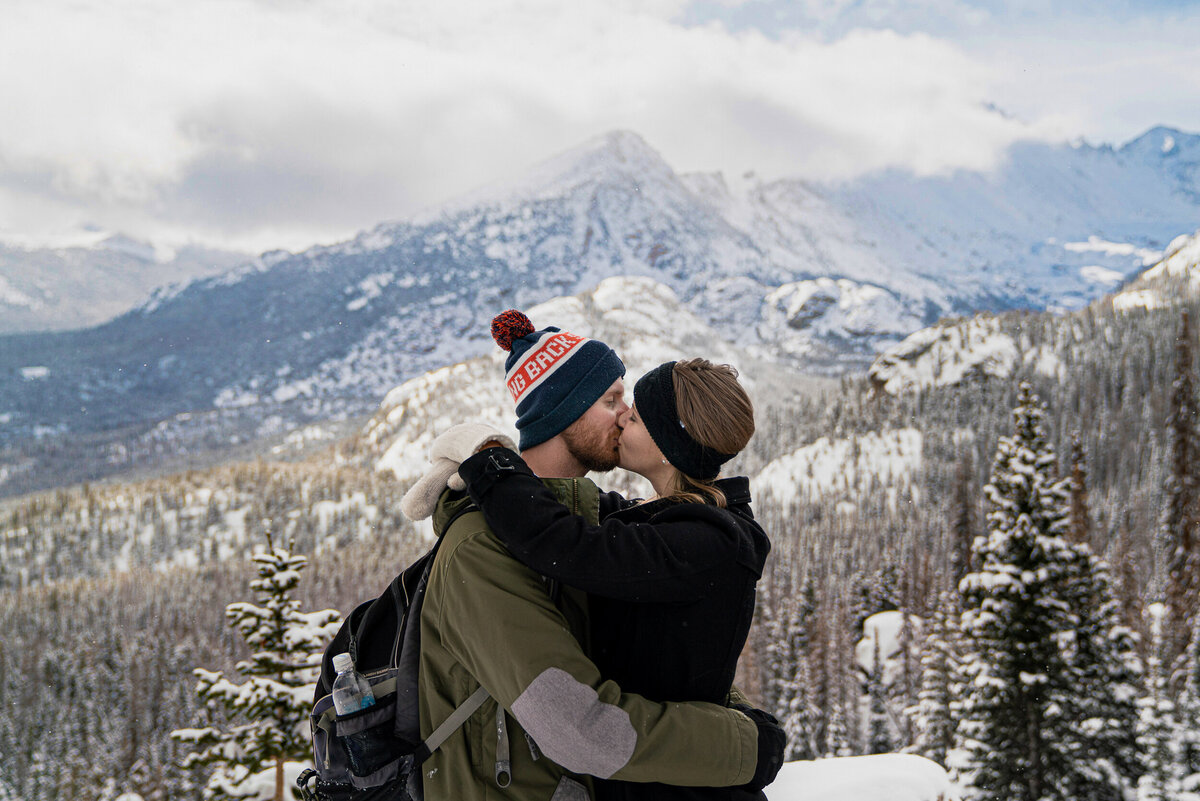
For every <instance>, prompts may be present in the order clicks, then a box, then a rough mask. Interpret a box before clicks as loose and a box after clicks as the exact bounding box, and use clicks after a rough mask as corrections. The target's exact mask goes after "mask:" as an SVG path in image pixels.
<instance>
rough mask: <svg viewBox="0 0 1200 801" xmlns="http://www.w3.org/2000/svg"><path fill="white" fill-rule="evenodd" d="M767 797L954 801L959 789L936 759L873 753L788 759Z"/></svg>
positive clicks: (798, 800) (805, 800)
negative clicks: (801, 759)
mask: <svg viewBox="0 0 1200 801" xmlns="http://www.w3.org/2000/svg"><path fill="white" fill-rule="evenodd" d="M766 793H767V798H769V799H770V801H954V800H955V799H957V798H959V794H958V790H957V788H956V787H955V786H954V783H953V782H952V781H951V780H950V777H949V776H948V775H947V774H946V771H945V770H944V769H942V767H941V766H940V765H938V764H937V763H936V762H934V761H932V760H929V759H926V758H925V757H920V756H916V755H914V754H876V755H874V756H857V757H837V758H831V759H815V760H811V761H806V762H788V763H786V764H785V765H784V766H783V769H782V770H781V771H780V772H779V776H778V778H776V779H775V783H774V784H772V785H771V786H770V787H768V788H767V789H766Z"/></svg>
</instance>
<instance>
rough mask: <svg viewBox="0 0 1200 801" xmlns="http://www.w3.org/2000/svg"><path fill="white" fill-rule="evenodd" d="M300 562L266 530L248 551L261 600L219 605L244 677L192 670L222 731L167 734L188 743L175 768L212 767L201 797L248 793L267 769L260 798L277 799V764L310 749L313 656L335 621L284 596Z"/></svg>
mask: <svg viewBox="0 0 1200 801" xmlns="http://www.w3.org/2000/svg"><path fill="white" fill-rule="evenodd" d="M307 561H308V560H307V559H306V558H305V557H303V556H297V555H294V554H292V553H291V552H290V551H289V550H287V549H284V548H276V547H274V545H273V544H272V543H271V539H270V535H269V534H268V537H267V550H266V552H264V553H260V554H256V555H255V556H254V562H255V564H256V565H257V571H258V578H257V579H255V580H253V581H251V582H250V588H251V589H252V590H254V592H255V593H257V595H258V599H259V600H260V602H261V603H262V606H258V605H255V604H252V603H245V602H239V603H233V604H230V605H229V606H228V607H227V608H226V618H227V619H228V622H229V625H230V627H232V628H234V629H236V630H237V631H238V633H239V634H241V636H242V638H243V639H244V640H245V641H246V644H247V645H248V646H249V647H250V649H251V651H252V654H251V656H250V658H249V659H248V660H245V661H242V662H239V663H238V665H237V669H238V672H239V673H241V674H242V675H244V676H246V677H247V680H246V681H245V682H243V683H242V684H234V683H233V682H231V681H230V680H229V679H227V678H225V676H224V675H222V673H221V672H220V671H209V670H204V669H202V668H201V669H197V670H196V671H195V675H196V676H197V677H198V679H199V681H198V683H197V685H196V692H197V693H198V694H199V696H200V698H201V699H202V700H203V701H204V703H205V704H206V705H207V707H208V708H209V710H210V711H211V712H213V713H214V714H217V715H218V716H219V715H222V714H223V715H224V716H225V717H226V718H228V719H229V721H230V725H229V727H228V728H227V729H226V730H224V731H222V730H221V729H218V728H215V727H212V726H209V727H206V728H201V729H179V730H176V731H175V732H174V733H173V734H172V737H174V738H175V739H177V740H179V741H181V742H184V743H189V744H191V746H192V747H193V749H194V752H193V753H191V754H189V755H188V756H187V757H186V758H185V759H184V763H183V767H185V768H192V767H200V766H205V767H209V766H211V767H213V768H215V770H214V772H213V773H212V775H211V777H210V779H209V781H208V784H207V785H206V786H205V788H204V792H203V798H204V799H205V801H226V800H227V799H230V800H231V799H247V798H250V797H253V796H252V794H253V792H254V791H253V789H252V784H253V780H254V779H255V777H256V775H257V774H260V773H262V772H264V771H272V770H273V771H274V793H273V795H271V796H267V797H268V798H274V799H275V801H283V798H284V792H285V787H284V765H285V763H286V762H290V761H294V762H302V761H305V760H307V759H308V755H309V754H310V753H311V744H310V742H309V737H308V725H307V716H308V711H309V708H310V706H311V703H312V694H313V688H314V686H315V683H316V679H317V674H318V671H319V668H320V665H319V654H320V653H321V650H322V648H323V646H324V644H325V643H327V642H328V641H329V640H330V639H332V637H333V635H334V634H335V633H336V632H337V627H338V625H339V624H340V622H341V619H340V615H338V613H337V612H336V611H333V610H330V609H327V610H324V611H322V612H310V613H303V612H301V611H300V602H299V601H298V600H295V599H294V598H292V593H293V592H294V591H295V590H296V587H297V586H298V585H299V583H300V572H301V571H302V570H303V569H304V568H305V566H306V565H307Z"/></svg>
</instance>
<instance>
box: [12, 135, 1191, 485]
mask: <svg viewBox="0 0 1200 801" xmlns="http://www.w3.org/2000/svg"><path fill="white" fill-rule="evenodd" d="M1168 137H1170V138H1172V142H1170V143H1168V141H1167V138H1168ZM1198 140H1200V137H1196V136H1194V135H1191V134H1184V133H1182V132H1178V131H1173V130H1172V129H1166V128H1155V129H1152V130H1151V131H1149V132H1147V134H1145V135H1143V136H1142V137H1140V138H1139V139H1138V140H1134V141H1133V142H1131V143H1127V145H1126V146H1124V147H1123V148H1119V149H1114V148H1111V147H1099V148H1096V147H1092V146H1086V145H1080V146H1077V147H1071V146H1067V145H1061V146H1048V145H1038V144H1027V145H1022V146H1019V147H1017V148H1014V150H1013V152H1012V153H1011V155H1010V162H1011V164H1010V165H1009V166H1007V167H1005V168H1003V169H1002V170H1001V171H999V172H997V173H996V174H994V175H990V176H983V175H978V174H974V175H964V174H956V175H952V176H941V177H931V178H925V179H913V178H911V176H909V177H904V176H897V175H896V174H894V173H880V174H876V175H873V176H869V177H867V178H864V179H862V180H860V181H858V182H856V183H844V184H838V185H834V184H823V185H818V184H814V183H811V182H805V181H799V180H794V179H785V180H777V181H761V180H758V179H757V178H754V177H753V176H741V177H738V178H728V179H727V178H726V177H725V176H722V175H719V174H716V175H714V174H711V173H709V174H700V173H694V174H687V175H679V174H677V173H676V172H675V171H674V170H673V169H671V167H670V165H669V164H667V163H666V162H665V161H664V160H663V159H662V158H661V156H659V155H658V154H657V152H655V151H654V150H653V148H651V147H650V146H649V145H648V144H647V143H645V142H644V140H642V139H641V138H640V137H639V136H637V135H636V134H634V133H631V132H614V133H611V134H607V135H604V136H601V137H597V138H595V139H593V140H590V141H589V142H588V143H585V144H584V145H583V146H581V148H579V149H577V150H575V151H570V152H568V153H566V154H561V155H560V156H558V157H555V158H554V159H550V160H548V161H547V162H545V163H543V165H541V166H540V167H538V168H536V169H534V170H532V171H529V172H527V173H525V174H524V175H523V176H522V177H521V178H519V179H518V180H517V181H515V182H509V183H507V184H502V185H497V186H493V187H491V188H486V189H485V190H480V192H479V193H476V194H474V195H472V196H468V197H467V198H466V199H464V200H462V201H461V202H458V203H450V204H446V205H445V206H442V207H439V208H438V209H435V210H432V211H429V212H426V213H423V215H416V216H414V217H412V218H410V219H408V220H402V221H398V222H392V223H383V224H380V225H378V226H375V227H374V228H372V229H370V230H367V231H364V232H362V233H361V234H359V235H358V236H356V237H354V238H353V239H351V240H347V241H346V242H342V243H338V244H335V245H327V246H320V247H314V248H311V249H309V250H307V251H304V252H302V253H285V252H274V253H268V254H263V256H261V257H259V258H258V259H255V260H252V261H248V262H246V263H244V264H242V265H241V266H239V267H237V268H235V269H233V270H229V271H226V272H224V273H222V274H220V275H217V276H214V277H208V278H201V279H197V280H194V281H192V282H191V283H189V284H186V285H183V286H177V287H173V288H170V289H165V290H160V291H159V292H157V293H155V294H154V295H153V296H152V297H151V298H150V299H149V300H148V301H146V302H145V303H143V304H142V305H141V306H139V307H138V308H137V309H134V310H133V311H131V312H128V313H126V314H124V315H122V316H121V317H118V318H116V319H114V320H112V321H110V322H108V323H105V324H104V325H101V326H98V327H94V328H91V329H86V330H83V331H75V332H66V333H58V334H44V335H35V334H23V335H8V336H0V399H2V400H0V420H4V421H5V424H4V425H3V426H0V449H2V448H6V447H7V448H10V449H13V450H11V451H10V453H11V455H9V456H5V458H9V459H11V460H13V461H14V462H22V461H23V460H25V459H27V458H29V451H30V449H34V450H37V449H42V450H45V449H47V448H51V444H50V443H53V442H55V441H57V440H56V438H64V437H65V438H70V437H78V436H80V435H89V436H90V435H96V436H100V437H102V438H103V437H105V436H109V435H107V434H105V433H104V432H111V431H115V430H118V429H122V430H129V431H132V432H134V433H135V435H136V436H142V435H141V434H137V433H136V432H137V431H139V430H140V431H148V430H149V429H150V428H151V427H153V426H155V425H156V424H158V423H159V422H160V421H168V420H172V419H174V418H176V417H177V416H179V415H181V414H189V415H193V416H194V415H209V419H210V421H212V425H213V426H215V428H214V429H213V431H212V432H211V433H209V434H205V436H204V439H205V441H206V442H207V441H210V440H212V441H214V442H219V441H220V440H221V438H222V437H225V438H228V437H233V436H236V437H237V438H238V440H239V441H242V442H244V441H245V437H251V438H253V437H255V436H257V434H256V432H257V431H259V430H260V429H261V427H262V426H263V425H264V423H265V421H267V420H274V419H276V418H278V419H281V420H283V421H285V422H286V423H287V424H289V425H306V424H309V423H312V422H315V421H320V420H329V419H333V420H345V419H347V418H348V417H353V416H356V415H368V414H370V413H371V412H372V411H373V409H374V406H375V404H376V403H377V399H378V398H380V397H382V396H383V395H384V394H385V393H386V392H388V391H389V390H390V389H391V388H393V387H394V386H396V385H398V384H400V383H402V382H403V381H404V380H405V379H406V378H409V377H413V376H417V375H421V374H423V373H425V372H427V371H429V370H433V369H436V368H439V367H442V366H444V365H447V364H453V363H456V362H459V361H462V360H464V359H467V358H470V357H472V356H475V355H479V354H483V353H485V352H487V351H488V349H489V348H490V340H489V339H488V337H487V332H486V322H487V321H488V320H490V318H491V316H492V315H494V314H495V313H496V312H497V311H499V310H501V309H503V308H508V307H517V308H528V307H530V306H533V305H535V304H537V303H540V302H543V301H546V300H548V299H550V298H554V297H563V296H569V295H574V294H576V293H578V292H581V291H584V290H587V289H589V288H591V287H595V286H597V285H598V284H599V283H600V282H602V281H603V280H605V279H606V278H609V277H611V276H614V275H632V276H641V277H643V278H649V279H652V280H654V281H656V282H658V283H661V284H663V285H665V286H667V287H669V288H670V289H671V291H672V292H674V293H675V294H676V296H677V297H678V298H679V299H680V300H681V301H682V303H683V306H684V307H685V308H686V309H687V310H688V311H689V312H690V313H692V314H694V315H695V316H696V317H697V318H698V319H700V320H701V321H703V322H704V324H705V325H708V326H710V327H711V329H712V330H713V332H714V336H715V337H716V338H718V339H721V340H723V341H725V342H729V343H732V344H734V345H736V346H738V347H740V348H745V349H747V352H748V353H753V354H754V356H755V357H756V358H765V359H776V360H782V361H783V362H786V363H787V364H789V365H791V367H792V368H793V369H799V370H802V371H810V372H824V373H828V374H839V373H845V372H847V371H855V370H859V369H865V368H866V367H867V366H868V365H869V364H870V363H871V362H872V360H873V359H874V358H875V357H876V355H877V353H878V352H879V351H880V350H882V349H884V348H886V347H888V346H889V345H891V344H894V343H896V342H899V341H901V340H902V339H903V338H904V337H905V336H907V335H908V334H910V333H911V332H912V331H914V330H916V329H919V328H920V327H921V326H923V325H928V324H930V323H932V322H934V321H936V320H937V319H939V318H941V317H944V316H946V315H953V314H965V313H973V312H975V311H981V310H982V311H994V312H995V311H1003V310H1005V309H1011V308H1035V309H1036V308H1063V309H1070V308H1081V307H1083V306H1084V305H1086V303H1088V302H1091V301H1092V300H1093V299H1094V298H1095V297H1098V296H1100V295H1101V294H1102V293H1103V292H1106V291H1109V290H1110V288H1111V287H1112V285H1113V284H1114V283H1116V282H1119V281H1122V280H1125V279H1126V278H1128V277H1129V276H1130V275H1133V274H1135V273H1137V272H1140V271H1141V269H1142V268H1143V267H1144V266H1145V263H1146V262H1147V261H1152V260H1153V259H1155V258H1157V254H1158V253H1159V252H1160V251H1161V250H1162V248H1163V247H1164V246H1165V243H1166V242H1168V241H1170V240H1171V239H1173V238H1174V237H1175V236H1177V235H1178V234H1179V232H1180V230H1179V229H1178V228H1177V227H1178V226H1180V225H1182V224H1183V222H1185V221H1186V222H1188V227H1187V228H1185V229H1183V230H1195V227H1196V222H1197V221H1198V220H1200V201H1197V202H1194V201H1193V200H1192V199H1191V196H1190V195H1189V194H1187V193H1185V192H1182V190H1181V191H1175V190H1174V189H1170V188H1169V187H1167V183H1168V182H1169V181H1174V182H1176V183H1177V182H1178V181H1179V180H1184V179H1187V180H1191V177H1193V176H1194V175H1195V174H1196V173H1197V168H1196V163H1197V162H1196V160H1195V156H1196V153H1198V152H1200V149H1198V148H1197V146H1196V142H1197V141H1198ZM1167 144H1170V145H1171V147H1169V148H1168V147H1165V146H1166V145H1167ZM1168 162H1169V163H1168ZM1047 165H1051V166H1053V168H1054V169H1052V170H1050V169H1048V168H1047ZM1181 176H1182V178H1181ZM1189 186H1190V184H1189ZM1165 187H1167V188H1165ZM1051 190H1052V191H1051ZM514 198H516V199H515V200H514ZM522 198H524V199H522ZM1071 198H1074V200H1071ZM1068 200H1071V203H1070V204H1068V203H1067V201H1068ZM1072 204H1073V205H1072ZM221 432H224V433H221ZM36 443H41V444H36ZM210 446H211V445H206V446H205V447H210ZM104 469H107V468H104Z"/></svg>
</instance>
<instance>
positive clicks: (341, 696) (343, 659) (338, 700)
mask: <svg viewBox="0 0 1200 801" xmlns="http://www.w3.org/2000/svg"><path fill="white" fill-rule="evenodd" d="M333 669H334V670H336V671H337V678H336V679H334V680H333V708H334V709H335V710H337V713H338V714H339V715H349V714H350V713H351V712H357V711H358V710H360V709H366V708H367V707H369V706H373V705H374V704H375V693H373V692H371V685H370V684H368V683H367V680H366V679H364V678H363V676H362V674H361V673H359V672H358V671H357V670H355V669H354V660H352V659H351V658H350V654H338V655H337V656H335V657H334V658H333Z"/></svg>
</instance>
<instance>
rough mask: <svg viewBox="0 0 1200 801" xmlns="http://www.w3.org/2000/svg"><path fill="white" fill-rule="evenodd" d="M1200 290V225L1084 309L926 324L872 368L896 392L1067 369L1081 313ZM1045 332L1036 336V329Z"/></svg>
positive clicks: (1151, 303)
mask: <svg viewBox="0 0 1200 801" xmlns="http://www.w3.org/2000/svg"><path fill="white" fill-rule="evenodd" d="M1198 295H1200V232H1197V233H1196V234H1192V235H1190V236H1180V237H1178V238H1176V239H1175V240H1174V241H1172V242H1171V243H1170V245H1169V246H1168V247H1167V248H1166V251H1165V253H1164V258H1163V259H1162V260H1161V261H1159V262H1158V263H1157V264H1155V265H1154V266H1153V267H1151V268H1150V269H1148V270H1146V271H1145V272H1144V273H1142V274H1141V275H1140V276H1138V277H1137V279H1136V280H1134V281H1132V282H1130V283H1129V284H1128V285H1126V286H1125V287H1124V288H1123V289H1121V290H1120V291H1118V292H1116V293H1114V294H1112V295H1109V296H1105V297H1103V298H1101V299H1099V300H1097V301H1094V302H1093V304H1092V305H1091V307H1090V308H1089V309H1087V310H1085V311H1083V312H1076V313H1067V314H1064V315H1061V316H1057V317H1056V316H1054V315H1049V314H1042V315H1034V314H1014V313H1009V314H1004V315H992V314H979V315H976V316H974V317H970V318H962V319H956V320H947V321H943V322H941V323H939V324H938V325H935V326H932V327H930V328H926V329H922V330H920V331H917V332H916V333H914V334H912V335H910V336H908V337H906V338H905V339H904V340H903V341H902V342H900V343H899V344H897V345H894V346H892V347H891V348H888V349H887V350H886V351H884V352H883V353H882V354H880V355H879V357H878V358H876V360H875V362H874V363H873V364H872V365H871V367H870V369H869V371H868V374H869V375H870V377H871V381H872V383H873V384H874V385H875V387H876V388H877V389H880V390H882V391H884V392H887V393H889V394H893V395H896V394H899V393H902V392H909V391H913V390H920V389H927V388H931V387H939V386H949V385H953V384H957V383H959V382H961V381H963V380H964V379H967V378H971V377H983V378H987V377H992V378H1008V377H1010V376H1012V375H1013V374H1014V373H1015V372H1016V371H1018V370H1019V369H1029V370H1031V371H1032V372H1034V373H1036V374H1040V375H1044V376H1055V377H1061V376H1062V374H1063V370H1064V369H1065V366H1064V360H1066V359H1068V358H1070V353H1069V352H1070V351H1072V350H1073V349H1074V347H1075V345H1076V344H1077V343H1079V342H1083V341H1084V340H1085V337H1084V334H1083V332H1082V328H1081V325H1080V323H1079V317H1078V315H1079V314H1088V315H1090V316H1091V318H1095V317H1096V316H1097V315H1103V314H1106V313H1115V314H1128V313H1141V312H1147V311H1153V310H1158V309H1169V308H1171V307H1174V306H1177V305H1179V304H1180V303H1182V302H1184V301H1185V300H1189V299H1192V298H1195V297H1197V296H1198ZM1034 333H1037V334H1039V335H1038V336H1037V337H1032V336H1031V334H1034Z"/></svg>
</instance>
